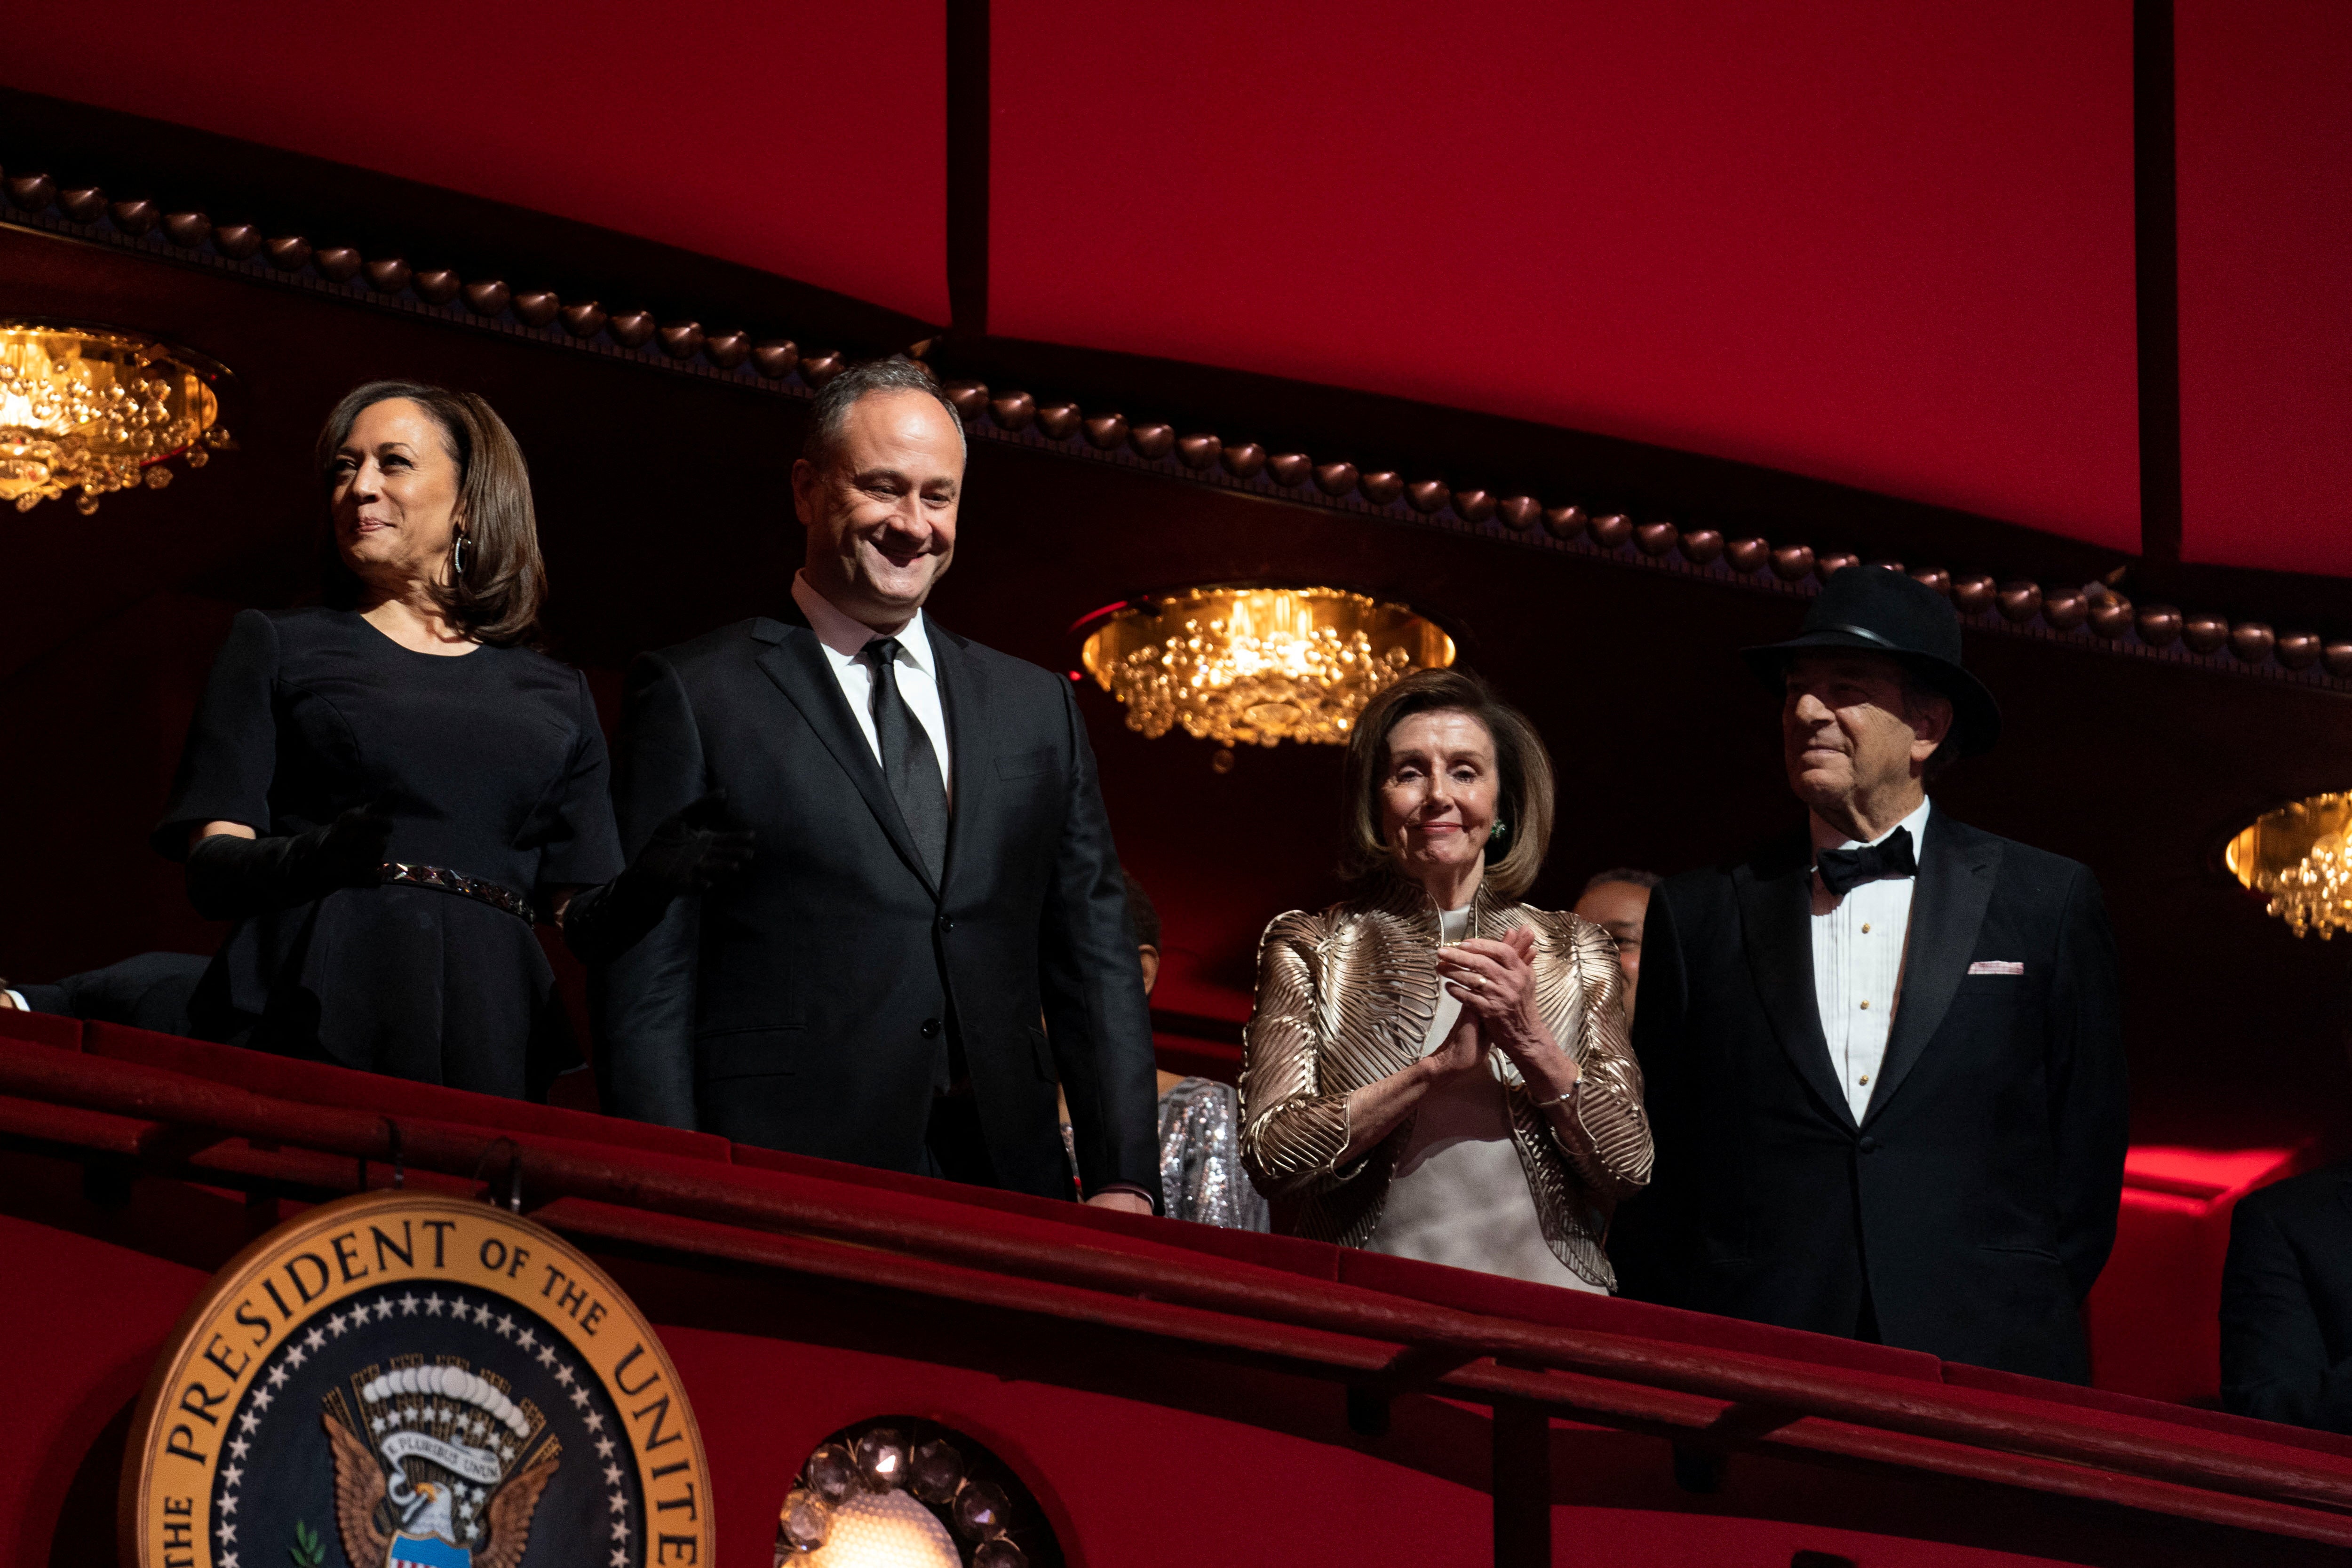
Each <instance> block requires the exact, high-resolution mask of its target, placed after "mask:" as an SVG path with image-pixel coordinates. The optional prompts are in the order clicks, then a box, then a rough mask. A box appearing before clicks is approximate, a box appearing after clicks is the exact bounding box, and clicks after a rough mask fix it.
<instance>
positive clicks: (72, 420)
mask: <svg viewBox="0 0 2352 1568" xmlns="http://www.w3.org/2000/svg"><path fill="white" fill-rule="evenodd" d="M221 374H222V372H221V370H220V368H219V367H218V366H217V365H205V364H199V363H196V362H195V359H194V355H191V354H187V353H184V351H180V350H176V349H173V348H170V347H167V346H166V345H164V344H163V343H159V342H155V341H153V340H152V339H150V338H142V337H139V336H137V335H135V334H133V333H131V332H119V331H111V330H108V329H100V328H79V327H57V326H45V325H41V324H38V323H34V322H26V321H5V320H0V501H5V500H13V501H15V502H16V510H18V511H30V510H33V508H35V507H36V506H38V505H39V504H40V503H41V502H43V501H45V500H51V499H52V498H58V497H62V496H64V494H65V493H66V492H67V491H68V490H70V489H79V490H80V491H81V494H79V496H76V497H75V498H74V508H75V510H78V511H79V512H81V513H82V514H83V515H84V516H88V515H89V513H91V512H93V511H96V510H98V498H99V497H100V496H101V495H104V494H106V493H107V492H108V491H110V490H124V489H131V487H132V486H133V485H141V484H143V485H145V486H146V487H147V488H148V489H163V487H164V486H165V485H168V484H170V483H171V482H172V470H171V469H170V468H166V467H165V466H164V460H165V459H166V458H184V459H185V460H186V462H187V465H188V467H190V468H203V467H204V466H205V463H206V462H207V461H208V460H209V459H210V458H211V455H212V453H213V452H215V451H216V450H219V449H220V448H222V447H227V446H229V445H231V442H230V440H229V435H228V432H227V431H226V430H224V429H222V428H220V426H219V425H218V424H217V423H216V421H217V420H218V419H219V417H220V400H219V399H218V398H217V397H215V395H214V393H213V388H212V385H211V384H212V383H213V382H215V381H216V380H217V379H219V377H220V375H221Z"/></svg>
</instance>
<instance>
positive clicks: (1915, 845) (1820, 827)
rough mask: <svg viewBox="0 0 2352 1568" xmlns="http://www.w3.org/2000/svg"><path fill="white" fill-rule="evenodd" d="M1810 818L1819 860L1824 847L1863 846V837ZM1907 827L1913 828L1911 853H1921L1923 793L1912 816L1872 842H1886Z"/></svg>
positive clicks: (1924, 827)
mask: <svg viewBox="0 0 2352 1568" xmlns="http://www.w3.org/2000/svg"><path fill="white" fill-rule="evenodd" d="M1809 820H1810V821H1811V824H1812V828H1813V857H1814V858H1815V860H1817V861H1818V860H1819V859H1820V858H1821V853H1822V850H1824V849H1859V848H1861V847H1863V845H1862V840H1861V839H1859V838H1848V837H1846V836H1845V835H1844V834H1843V833H1840V832H1839V831H1838V830H1837V829H1836V828H1834V827H1832V826H1830V825H1829V824H1828V823H1826V822H1823V821H1822V819H1821V818H1820V817H1818V816H1815V817H1811V818H1809ZM1906 827H1907V828H1909V829H1910V830H1911V853H1912V854H1913V855H1914V856H1916V855H1917V854H1918V853H1919V846H1920V836H1921V835H1922V834H1924V833H1925V832H1926V831H1927V797H1926V796H1924V795H1923V796H1921V797H1920V800H1919V809H1918V810H1916V811H1915V812H1913V813H1912V814H1911V815H1910V816H1906V817H1905V818H1904V819H1903V820H1902V821H1900V822H1898V823H1896V824H1895V826H1892V827H1890V828H1888V829H1887V830H1886V831H1885V832H1884V833H1882V834H1880V835H1879V836H1878V837H1875V838H1874V839H1872V840H1871V841H1870V842H1871V843H1873V844H1884V843H1885V842H1886V841H1887V840H1888V839H1890V838H1892V837H1895V835H1896V834H1897V833H1899V832H1901V831H1903V830H1904V829H1905V828H1906Z"/></svg>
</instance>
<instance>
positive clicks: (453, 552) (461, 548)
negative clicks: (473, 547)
mask: <svg viewBox="0 0 2352 1568" xmlns="http://www.w3.org/2000/svg"><path fill="white" fill-rule="evenodd" d="M466 543H467V535H466V531H465V530H463V529H459V530H458V531H457V540H456V541H455V542H453V543H451V544H450V546H449V575H451V576H452V577H460V578H462V577H463V576H465V574H466Z"/></svg>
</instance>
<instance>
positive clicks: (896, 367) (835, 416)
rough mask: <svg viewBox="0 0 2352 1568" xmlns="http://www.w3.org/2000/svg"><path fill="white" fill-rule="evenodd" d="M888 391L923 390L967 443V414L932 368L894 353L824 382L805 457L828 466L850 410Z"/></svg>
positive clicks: (804, 442) (803, 446)
mask: <svg viewBox="0 0 2352 1568" xmlns="http://www.w3.org/2000/svg"><path fill="white" fill-rule="evenodd" d="M887 392H919V393H921V394H922V395H924V396H926V397H928V398H930V399H931V400H933V401H934V402H936V403H937V404H938V405H940V407H941V408H943V409H945V410H947V416H948V423H949V424H950V425H952V426H955V433H956V439H957V440H958V441H961V442H964V443H965V450H966V451H967V452H969V451H970V449H971V447H970V441H969V438H968V437H966V436H965V435H964V433H963V416H962V415H961V414H960V413H958V412H957V411H956V405H954V404H952V403H950V402H949V401H948V395H947V394H946V393H944V392H942V391H940V384H939V381H938V378H936V377H935V376H933V375H932V374H931V371H930V367H929V366H928V365H926V364H924V363H922V362H921V361H920V360H911V359H908V357H907V356H906V355H905V354H892V355H890V356H889V357H887V359H869V360H866V361H863V362H861V363H857V364H854V365H851V366H850V367H849V368H848V369H847V370H845V371H843V372H841V373H840V374H838V375H835V377H834V378H833V379H832V380H831V381H828V382H826V383H825V384H824V387H823V388H822V389H821V390H820V391H819V392H818V393H817V395H816V401H815V402H814V404H812V405H810V406H809V424H808V434H807V436H806V437H803V439H802V441H801V456H802V457H803V458H807V459H808V460H809V461H810V462H812V463H814V464H815V465H816V466H817V467H818V468H824V466H825V465H826V464H827V463H829V462H831V461H832V460H833V454H834V452H835V450H836V449H838V448H839V447H840V446H841V432H842V427H843V426H845V425H847V424H848V423H849V411H850V410H851V409H852V408H855V407H856V406H857V404H858V402H859V400H860V399H862V398H867V397H872V396H875V395H877V394H880V393H887Z"/></svg>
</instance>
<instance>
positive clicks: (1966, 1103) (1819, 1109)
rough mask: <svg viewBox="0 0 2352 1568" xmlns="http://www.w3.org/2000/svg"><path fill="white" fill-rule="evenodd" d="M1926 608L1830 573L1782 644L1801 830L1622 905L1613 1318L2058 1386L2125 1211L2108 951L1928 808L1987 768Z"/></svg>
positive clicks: (1942, 627) (1923, 599) (1985, 840)
mask: <svg viewBox="0 0 2352 1568" xmlns="http://www.w3.org/2000/svg"><path fill="white" fill-rule="evenodd" d="M1960 656H1961V646H1960V626H1959V620H1958V616H1957V615H1955V613H1954V612H1953V609H1952V606H1951V605H1950V604H1949V602H1948V601H1947V600H1946V599H1945V598H1944V597H1943V596H1942V595H1939V594H1937V592H1936V591H1935V590H1934V589H1932V588H1930V587H1928V586H1927V585H1926V584H1922V583H1918V582H1915V581H1914V580H1913V579H1911V578H1910V577H1908V576H1906V575H1905V574H1903V573H1902V572H1900V571H1890V570H1887V569H1885V568H1884V567H1878V566H1857V567H1849V568H1847V569H1846V570H1844V571H1842V572H1840V573H1838V574H1836V575H1835V576H1834V577H1832V578H1831V579H1830V581H1829V582H1828V583H1827V584H1825V585H1824V586H1823V588H1822V592H1821V593H1820V595H1817V596H1816V597H1815V598H1814V600H1813V602H1812V604H1811V607H1809V608H1808V609H1807V610H1806V612H1805V616H1804V619H1803V623H1802V625H1801V627H1800V629H1799V631H1798V634H1797V636H1796V637H1793V638H1791V639H1790V640H1789V641H1787V642H1783V643H1779V644H1776V645H1774V646H1772V647H1759V648H1751V649H1749V650H1748V663H1749V667H1750V668H1751V669H1752V670H1753V671H1754V673H1755V674H1756V675H1757V676H1758V678H1759V679H1761V680H1763V681H1764V682H1765V684H1766V685H1767V686H1768V687H1769V689H1772V690H1774V691H1775V692H1777V693H1778V694H1779V696H1780V731H1781V745H1782V752H1783V761H1784V765H1785V767H1786V770H1787V776H1788V782H1789V785H1790V789H1791V790H1792V791H1793V793H1794V794H1795V795H1796V797H1797V800H1798V801H1799V803H1801V805H1803V807H1804V808H1805V811H1806V813H1807V816H1808V825H1807V826H1806V828H1805V829H1803V830H1801V831H1800V832H1797V833H1794V834H1792V835H1790V837H1788V838H1786V839H1784V840H1781V841H1780V842H1777V843H1775V844H1772V845H1770V846H1768V847H1765V848H1764V849H1762V850H1759V851H1758V852H1757V853H1755V854H1753V855H1750V856H1748V857H1747V858H1743V859H1740V860H1738V861H1735V862H1733V863H1731V864H1729V865H1727V866H1723V867H1720V868H1712V869H1707V870H1702V871H1694V872H1690V873H1688V874H1687V875H1685V876H1679V877H1673V878H1669V879H1667V880H1666V881H1665V882H1664V884H1663V885H1661V886H1660V887H1659V888H1658V889H1657V890H1656V891H1655V892H1654V893H1653V894H1651V896H1650V905H1649V917H1648V920H1647V922H1646V925H1645V927H1644V930H1643V984H1642V1010H1641V1018H1640V1021H1639V1023H1638V1024H1637V1025H1636V1026H1635V1027H1634V1031H1633V1045H1634V1048H1635V1050H1636V1051H1637V1052H1638V1053H1639V1055H1640V1057H1641V1061H1642V1071H1643V1076H1644V1078H1645V1079H1646V1081H1647V1082H1648V1084H1649V1087H1650V1109H1651V1114H1652V1115H1653V1116H1654V1119H1655V1121H1656V1126H1657V1139H1658V1172H1659V1181H1658V1183H1657V1184H1656V1186H1655V1187H1654V1189H1653V1190H1652V1191H1651V1192H1649V1193H1647V1194H1643V1198H1642V1201H1641V1202H1640V1203H1638V1204H1635V1205H1631V1206H1630V1207H1629V1208H1628V1209H1627V1211H1626V1213H1625V1215H1624V1216H1623V1222H1624V1223H1623V1224H1622V1226H1621V1227H1620V1230H1619V1241H1620V1250H1619V1260H1620V1262H1621V1264H1622V1266H1623V1268H1624V1270H1625V1279H1626V1292H1627V1294H1629V1295H1633V1296H1638V1297H1642V1298H1643V1299H1646V1300H1656V1301H1662V1302H1664V1303H1666V1304H1667V1305H1670V1306H1676V1307H1684V1308H1688V1309H1691V1310H1697V1311H1702V1312H1715V1313H1719V1314H1722V1315H1724V1316H1727V1317H1735V1318H1747V1319H1749V1320H1752V1321H1758V1322H1765V1323H1774V1324H1778V1325H1780V1327H1783V1328H1791V1329H1807V1330H1811V1331H1814V1332H1816V1333H1824V1334H1840V1335H1843V1336H1846V1337H1848V1338H1858V1339H1864V1340H1870V1341H1875V1342H1881V1343H1885V1344H1889V1345H1898V1346H1901V1347H1903V1348H1905V1349H1906V1350H1916V1351H1925V1352H1928V1353H1929V1354H1931V1355H1937V1356H1940V1357H1942V1358H1944V1359H1945V1360H1947V1361H1956V1362H1965V1363H1969V1364H1972V1365H1976V1366H1985V1367H1994V1368H1998V1369H2000V1370H2002V1371H2007V1372H2016V1373H2027V1374H2029V1375H2032V1376H2036V1377H2048V1378H2055V1379H2059V1380H2062V1381H2067V1382H2076V1383H2080V1382H2084V1381H2086V1380H2087V1379H2088V1378H2089V1376H2090V1370H2091V1367H2090V1353H2089V1348H2088V1346H2087V1345H2086V1344H2085V1342H2084V1335H2083V1323H2082V1317H2081V1310H2080V1309H2081V1305H2082V1302H2083V1299H2084V1297H2085V1296H2086V1295H2088V1294H2089V1292H2090V1289H2091V1285H2092V1282H2093V1281H2094V1280H2095V1279H2097V1278H2098V1275H2099V1270H2100V1268H2102V1267H2104V1266H2105V1261H2106V1257H2107V1251H2108V1248H2109V1247H2111V1246H2112V1245H2113V1243H2114V1240H2115V1233H2116V1204H2117V1202H2118V1201H2119V1199H2120V1196H2121V1194H2122V1187H2123V1167H2124V1146H2125V1134H2126V1096H2125V1083H2124V1050H2123V1028H2122V1012H2121V997H2120V995H2119V994H2118V987H2117V981H2116V951H2115V941H2114V938H2113V936H2112V935H2111V934H2110V932H2109V931H2108V928H2107V917H2106V910H2105V905H2104V904H2103V903H2102V901H2101V900H2100V897H2099V887H2098V883H2097V881H2096V880H2095V879H2094V878H2093V877H2092V875H2091V873H2090V871H2089V869H2088V868H2085V867H2084V866H2081V865H2078V864H2076V863H2075V862H2074V861H2072V860H2066V859H2062V858H2059V857H2058V856H2055V855H2052V854H2049V853H2046V852H2045V851H2042V850H2040V849H2034V848H2030V847H2027V846H2025V845H2023V844H2019V843H2015V842H2012V841H2011V840H2009V839H2005V838H1996V837H1993V836H1992V835H1991V834H1990V833H1983V832H1979V830H1977V829H1976V828H1973V827H1969V826H1965V825H1964V824H1962V823H1960V822H1958V820H1956V819H1955V818H1953V817H1952V816H1950V815H1949V814H1948V813H1947V812H1945V811H1943V810H1941V809H1940V808H1937V807H1935V806H1933V805H1931V804H1930V801H1929V797H1928V795H1927V779H1928V776H1929V775H1930V774H1931V773H1935V772H1937V770H1938V769H1940V767H1941V766H1942V765H1944V763H1946V762H1947V761H1948V760H1950V759H1954V758H1957V757H1960V756H1966V755H1969V754H1972V753H1976V752H1983V751H1986V750H1987V749H1989V748H1990V746H1991V745H1992V744H1993V742H1994V741H1995V739H1996V738H1997V737H1998V736H1999V734H2000V709H1999V707H1998V706H1997V705H1996V704H1995V703H1994V701H1993V699H1992V694H1991V693H1990V692H1989V691H1987V690H1986V689H1985V688H1984V686H1983V684H1982V683H1981V682H1980V681H1979V680H1978V679H1976V677H1975V676H1973V675H1971V674H1970V673H1969V671H1968V670H1967V669H1966V668H1964V667H1963V666H1962V664H1961V662H1960Z"/></svg>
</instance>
